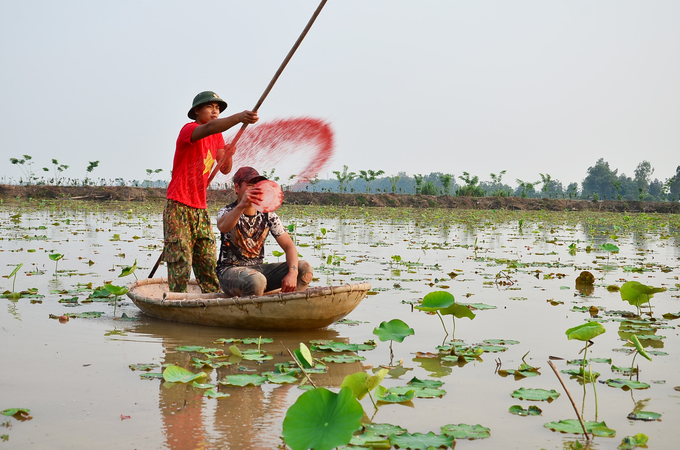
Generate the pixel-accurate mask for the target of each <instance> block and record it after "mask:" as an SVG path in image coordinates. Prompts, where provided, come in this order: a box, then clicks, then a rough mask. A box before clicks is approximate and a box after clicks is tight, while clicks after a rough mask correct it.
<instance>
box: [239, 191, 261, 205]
mask: <svg viewBox="0 0 680 450" xmlns="http://www.w3.org/2000/svg"><path fill="white" fill-rule="evenodd" d="M263 198H264V193H263V192H262V189H260V188H259V187H255V186H252V187H249V188H248V190H246V192H245V194H244V195H243V197H241V201H240V202H239V204H238V206H240V207H242V208H249V207H250V206H252V204H253V203H256V204H259V203H260V202H262V199H263Z"/></svg>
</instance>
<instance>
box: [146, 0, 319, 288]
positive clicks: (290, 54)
mask: <svg viewBox="0 0 680 450" xmlns="http://www.w3.org/2000/svg"><path fill="white" fill-rule="evenodd" d="M327 1H328V0H321V3H319V6H318V7H317V8H316V11H314V14H312V17H311V19H309V22H307V26H306V27H305V29H304V30H302V33H301V34H300V36H299V37H298V39H297V41H295V45H293V48H291V49H290V51H289V52H288V55H286V58H285V59H284V60H283V62H282V63H281V65H280V66H279V70H277V71H276V73H275V74H274V77H273V78H272V79H271V81H270V82H269V85H268V86H267V89H265V90H264V92H263V93H262V95H261V96H260V99H259V100H258V101H257V103H256V104H255V107H254V108H253V111H256V112H257V110H258V109H260V106H262V103H264V99H265V98H267V95H269V91H271V90H272V88H273V87H274V84H275V83H276V81H277V80H278V79H279V77H280V76H281V73H282V72H283V69H285V68H286V66H287V65H288V62H289V61H290V59H291V58H292V57H293V54H294V53H295V51H296V50H297V49H298V47H299V46H300V44H301V43H302V40H303V39H304V38H305V36H307V33H308V32H309V29H310V28H312V24H314V21H315V20H316V18H317V17H318V15H319V13H320V12H321V10H322V9H323V7H324V5H325V4H326V2H327ZM247 126H248V124H247V123H244V124H243V125H241V129H240V130H238V133H236V136H234V139H233V140H232V141H231V145H232V146H235V145H236V143H237V142H238V140H239V139H241V135H242V134H243V132H244V131H245V129H246V127H247ZM228 157H229V156H228V155H225V156H223V157H222V159H220V160H219V161H218V162H217V164H216V165H215V167H214V168H213V170H212V172H211V173H210V176H209V177H208V184H206V188H207V187H208V186H210V183H212V180H213V178H215V175H217V172H218V171H219V168H220V167H222V164H224V162H225V161H226V159H227V158H228ZM163 251H165V249H163ZM162 259H163V252H161V254H160V256H159V257H158V261H156V264H154V266H153V269H151V272H149V278H153V276H154V275H155V274H156V270H157V269H158V266H159V265H160V263H161V260H162Z"/></svg>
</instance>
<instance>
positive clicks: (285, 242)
mask: <svg viewBox="0 0 680 450" xmlns="http://www.w3.org/2000/svg"><path fill="white" fill-rule="evenodd" d="M276 242H278V243H279V245H280V246H281V249H283V251H284V252H286V263H287V264H288V274H287V275H286V276H285V277H283V280H281V292H294V291H295V289H296V288H297V277H298V252H297V248H296V247H295V244H294V243H293V240H292V239H291V238H290V235H289V234H288V233H283V234H282V235H280V236H279V237H277V238H276Z"/></svg>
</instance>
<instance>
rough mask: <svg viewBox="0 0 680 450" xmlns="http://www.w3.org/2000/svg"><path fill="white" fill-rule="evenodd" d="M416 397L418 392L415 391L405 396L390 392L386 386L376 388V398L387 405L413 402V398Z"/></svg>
mask: <svg viewBox="0 0 680 450" xmlns="http://www.w3.org/2000/svg"><path fill="white" fill-rule="evenodd" d="M415 396H416V391H415V390H414V389H409V390H407V391H406V392H405V393H403V394H397V393H394V392H390V390H389V389H387V388H386V387H384V386H378V387H377V388H375V398H377V399H378V400H380V401H381V402H385V403H404V402H408V401H410V400H413V397H415Z"/></svg>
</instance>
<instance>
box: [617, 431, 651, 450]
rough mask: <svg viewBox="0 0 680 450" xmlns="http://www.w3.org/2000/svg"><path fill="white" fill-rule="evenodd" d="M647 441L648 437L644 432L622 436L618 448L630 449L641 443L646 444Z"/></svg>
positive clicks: (641, 444) (621, 449) (640, 445)
mask: <svg viewBox="0 0 680 450" xmlns="http://www.w3.org/2000/svg"><path fill="white" fill-rule="evenodd" d="M648 441H649V437H647V435H646V434H642V433H638V434H636V435H635V436H626V437H625V438H623V440H622V441H621V445H619V449H620V450H631V449H634V448H636V447H642V446H643V445H646V444H647V442H648Z"/></svg>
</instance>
